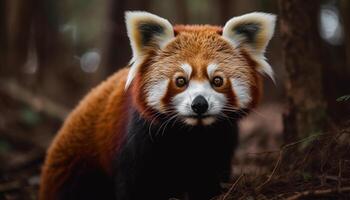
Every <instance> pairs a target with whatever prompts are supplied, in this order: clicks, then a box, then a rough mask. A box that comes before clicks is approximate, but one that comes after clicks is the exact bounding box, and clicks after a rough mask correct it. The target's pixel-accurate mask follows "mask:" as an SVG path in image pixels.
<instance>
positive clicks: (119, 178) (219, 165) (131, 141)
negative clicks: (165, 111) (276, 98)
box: [114, 111, 237, 200]
mask: <svg viewBox="0 0 350 200" xmlns="http://www.w3.org/2000/svg"><path fill="white" fill-rule="evenodd" d="M131 115H132V116H131V117H130V119H131V120H130V123H129V124H128V132H127V134H126V137H125V139H124V141H123V144H122V146H121V149H120V150H119V151H118V152H119V153H118V155H116V159H115V161H114V169H115V170H114V172H115V187H116V191H115V192H116V195H117V199H118V200H129V199H130V200H134V199H168V198H170V197H179V196H180V197H181V196H183V194H185V193H186V194H188V197H189V198H190V199H201V200H205V199H209V198H211V197H212V196H213V195H216V194H218V193H219V192H220V187H219V183H220V182H222V181H225V180H227V179H228V178H229V175H230V169H231V158H232V155H233V151H234V148H235V147H236V142H237V123H236V122H235V121H226V120H224V121H219V122H216V123H215V124H213V125H212V126H198V127H188V126H184V125H183V124H182V123H180V122H176V121H169V122H168V124H167V126H165V123H164V124H163V125H162V123H159V124H152V126H150V123H149V122H148V121H146V120H144V119H143V118H141V117H140V115H139V114H138V113H137V112H135V111H134V112H132V113H131Z"/></svg>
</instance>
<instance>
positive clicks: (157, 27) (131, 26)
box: [125, 11, 174, 87]
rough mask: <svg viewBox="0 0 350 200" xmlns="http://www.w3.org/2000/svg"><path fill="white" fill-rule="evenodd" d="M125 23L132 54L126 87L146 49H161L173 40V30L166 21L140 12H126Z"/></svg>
mask: <svg viewBox="0 0 350 200" xmlns="http://www.w3.org/2000/svg"><path fill="white" fill-rule="evenodd" d="M125 22H126V28H127V32H128V36H129V39H130V44H131V48H132V52H133V58H132V60H131V63H133V64H132V66H131V69H130V72H129V75H128V80H127V83H126V87H128V85H129V84H130V83H131V81H132V79H133V78H134V76H135V75H136V72H137V70H138V69H137V68H138V65H139V64H140V63H141V62H142V61H141V60H142V59H143V56H144V55H145V54H146V53H147V49H149V48H156V49H161V48H163V47H164V46H165V45H166V44H167V43H168V42H169V41H170V40H171V39H173V38H174V30H173V26H172V25H171V24H170V23H169V21H168V20H166V19H164V18H161V17H158V16H157V15H154V14H151V13H148V12H142V11H128V12H126V13H125Z"/></svg>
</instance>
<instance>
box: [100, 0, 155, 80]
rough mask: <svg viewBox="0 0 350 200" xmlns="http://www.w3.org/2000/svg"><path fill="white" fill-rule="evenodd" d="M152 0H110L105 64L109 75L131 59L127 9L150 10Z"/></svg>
mask: <svg viewBox="0 0 350 200" xmlns="http://www.w3.org/2000/svg"><path fill="white" fill-rule="evenodd" d="M149 4H150V0H144V1H135V0H129V1H126V0H110V7H109V8H110V10H109V16H108V17H109V19H108V20H109V21H110V24H109V36H107V46H106V49H105V51H106V53H105V54H106V57H105V58H104V64H103V66H104V67H105V68H106V73H107V75H109V74H111V73H113V72H115V71H116V70H117V69H120V68H122V67H125V65H126V64H127V63H128V61H129V60H130V59H131V48H130V47H129V39H128V37H127V34H126V28H125V22H124V12H125V11H126V10H148V8H149Z"/></svg>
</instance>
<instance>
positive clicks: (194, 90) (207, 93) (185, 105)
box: [172, 80, 227, 125]
mask: <svg viewBox="0 0 350 200" xmlns="http://www.w3.org/2000/svg"><path fill="white" fill-rule="evenodd" d="M198 95H202V96H203V97H204V98H205V99H206V100H207V101H208V104H209V108H208V111H207V112H206V113H204V115H209V116H210V115H213V116H215V115H218V114H220V112H221V110H222V108H223V107H224V105H225V104H226V102H227V100H226V97H225V95H224V94H221V93H218V92H216V91H215V90H214V89H213V88H212V87H211V85H210V83H209V81H195V80H192V81H190V83H189V85H188V87H187V89H186V90H185V91H183V92H182V93H180V94H177V95H176V96H174V97H173V99H172V104H173V105H174V107H175V109H176V110H177V112H178V113H179V114H180V115H181V116H184V117H188V116H194V115H196V113H195V112H193V110H192V108H191V104H192V101H193V100H194V98H196V97H197V96H198ZM210 118H212V119H210ZM214 121H215V118H214V117H207V118H204V119H203V120H202V122H203V124H204V125H209V124H211V123H213V122H214ZM185 122H186V123H187V124H189V125H194V124H197V123H198V119H195V118H186V119H185Z"/></svg>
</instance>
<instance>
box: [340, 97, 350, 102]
mask: <svg viewBox="0 0 350 200" xmlns="http://www.w3.org/2000/svg"><path fill="white" fill-rule="evenodd" d="M348 100H350V95H344V96H341V97H339V98H337V102H343V101H348Z"/></svg>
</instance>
